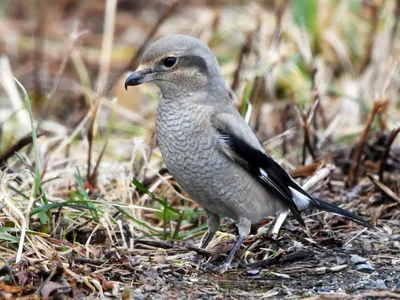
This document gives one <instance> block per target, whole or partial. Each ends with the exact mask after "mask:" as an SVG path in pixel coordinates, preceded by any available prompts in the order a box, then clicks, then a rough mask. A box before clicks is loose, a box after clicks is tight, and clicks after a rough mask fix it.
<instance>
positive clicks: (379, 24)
mask: <svg viewBox="0 0 400 300" xmlns="http://www.w3.org/2000/svg"><path fill="white" fill-rule="evenodd" d="M399 16H400V2H399V1H395V0H386V1H384V0H350V1H336V0H318V1H317V0H304V1H285V0H282V1H274V0H257V1H229V0H219V1H211V0H200V1H195V0H193V1H190V0H187V1H184V0H182V1H169V0H159V1H157V0H154V1H144V0H107V1H99V0H85V1H82V0H58V1H51V0H3V1H1V2H0V53H1V55H2V56H1V58H0V83H1V84H0V167H1V171H0V174H1V184H0V185H1V191H0V194H2V201H3V202H4V203H5V204H4V205H5V206H4V209H3V210H2V211H1V218H0V224H2V226H5V225H4V224H6V223H7V222H9V221H10V222H11V221H12V222H13V223H15V228H18V231H19V230H22V231H24V230H27V229H31V230H34V231H36V232H41V233H43V234H46V235H47V234H48V235H51V236H53V237H54V238H57V239H60V240H62V239H64V238H66V239H68V240H69V241H72V240H73V238H72V237H73V236H77V233H79V236H80V237H81V240H78V242H80V243H85V242H86V240H87V238H88V235H85V234H82V235H80V234H81V233H82V232H83V231H84V232H89V234H90V233H92V232H93V230H94V228H96V229H95V230H94V231H95V232H102V233H104V232H106V229H107V230H108V229H109V228H114V229H115V230H117V231H118V228H119V227H118V226H117V220H118V218H119V216H120V215H121V214H123V215H124V218H125V219H124V220H125V222H127V224H129V226H132V228H134V229H135V235H138V236H142V235H144V236H155V237H158V238H164V239H167V238H168V239H184V240H186V239H198V238H199V237H200V236H201V235H202V234H203V233H204V229H205V218H204V215H203V214H199V213H198V212H201V210H199V209H198V208H197V207H196V205H194V204H193V203H192V202H190V200H188V199H187V195H185V194H184V191H182V190H180V189H179V187H178V186H177V185H176V184H175V183H174V181H173V179H172V178H171V177H170V176H169V175H168V173H167V170H165V169H163V164H162V158H161V156H160V153H159V150H158V149H157V148H154V143H153V135H154V118H155V111H156V107H157V101H158V100H157V99H158V91H157V89H156V88H155V86H153V85H152V84H148V85H141V86H137V87H132V88H130V89H129V90H128V91H125V89H124V81H125V79H126V77H127V76H128V75H129V72H130V71H133V70H134V69H135V68H136V67H137V66H138V64H139V62H140V56H141V54H142V53H143V51H144V50H145V49H146V47H147V46H148V45H149V44H150V43H151V42H153V41H155V40H156V39H158V38H160V37H163V36H166V35H168V34H178V33H180V34H188V35H192V36H195V37H197V38H199V39H201V40H202V41H203V42H205V43H207V44H208V45H209V47H210V48H211V49H212V51H213V52H214V53H215V54H216V56H217V59H218V61H219V63H220V66H221V69H222V72H223V75H224V77H225V79H226V84H227V86H229V87H230V88H231V89H232V91H233V93H234V95H235V97H234V98H235V101H236V104H237V107H238V109H239V111H240V112H241V113H242V115H243V116H244V117H246V118H247V119H248V120H249V123H250V125H251V126H252V128H253V129H254V130H255V131H256V133H257V135H258V137H259V138H260V141H261V142H262V143H263V145H264V147H265V149H266V150H267V151H269V152H270V153H271V155H272V156H273V157H274V158H276V159H277V160H278V161H279V162H280V163H281V164H282V165H283V166H284V168H285V169H287V170H288V171H290V172H292V175H293V176H295V177H296V178H300V180H301V182H303V180H304V179H305V178H307V177H309V176H312V175H314V174H315V173H316V172H317V171H319V170H320V169H321V168H328V169H329V170H331V172H332V176H331V177H330V179H329V180H327V181H324V182H323V183H322V184H320V185H319V186H317V187H316V188H315V189H314V192H316V193H317V194H319V195H321V197H322V196H324V197H325V198H327V199H328V200H331V201H332V202H336V203H337V204H341V203H346V205H347V206H346V207H347V208H349V209H350V208H355V207H357V208H355V210H357V211H358V212H360V213H361V214H365V215H366V216H368V218H369V219H372V221H373V222H375V223H376V222H377V221H378V219H380V220H389V221H390V222H391V221H393V220H396V221H398V215H399V214H398V212H399V203H400V200H399V198H398V194H399V191H400V184H399V178H400V177H399V172H398V171H399V169H400V162H399V154H400V151H399V147H398V145H399V142H398V140H399V139H397V140H396V136H397V134H398V133H399V131H400V130H399V126H400V122H399V120H400V76H399V66H398V61H399V58H400V38H399V35H400V33H399V28H398V27H399V25H398V23H399ZM13 77H15V79H16V80H17V81H18V82H19V83H20V84H21V86H19V84H18V83H17V81H15V80H14V79H13ZM25 92H26V94H24V93H25ZM29 103H30V105H29ZM31 118H33V119H32V123H31ZM32 124H33V128H34V129H35V130H34V134H32ZM164 196H166V198H163V197H164ZM166 199H168V202H167V201H166ZM1 205H3V203H2V202H0V207H1ZM60 216H62V217H60ZM396 216H397V217H396ZM389 221H388V222H389ZM63 222H64V223H63ZM72 223H76V224H80V226H72V227H71V226H69V225H68V224H72ZM7 224H8V223H7ZM107 224H108V225H107ZM390 224H392V223H390ZM10 226H11V225H10ZM13 226H14V225H13ZM13 226H11V227H13ZM388 226H389V225H388ZM114 229H112V230H114ZM119 229H121V228H119ZM121 230H122V229H121ZM61 231H62V232H64V234H65V236H64V235H62V234H61V233H60V232H61ZM29 234H32V233H28V235H29ZM36 235H37V234H36ZM17 237H18V238H17ZM36 238H39V237H36ZM98 238H99V239H98V240H96V239H92V241H91V243H96V242H99V243H103V242H105V241H107V243H108V244H112V243H118V241H116V237H115V236H114V235H107V234H105V233H104V234H103V235H99V236H98ZM114 239H115V240H114ZM93 240H94V242H93ZM2 241H4V242H7V246H6V248H8V249H9V253H8V255H9V256H10V257H14V256H15V255H17V261H18V258H19V259H20V258H21V254H22V251H23V250H22V249H25V250H24V251H27V249H30V248H29V247H33V246H32V245H25V246H24V247H25V248H18V247H17V246H18V243H19V245H21V242H20V239H19V236H18V235H16V233H15V232H14V233H13V232H12V230H11V231H10V230H8V231H7V232H6V233H3V235H1V236H0V243H1V242H2ZM10 241H11V242H10ZM47 242H48V241H47ZM10 243H11V244H10ZM22 243H23V242H22ZM41 243H43V244H46V241H45V240H42V241H41ZM10 245H11V246H10ZM21 247H22V246H21ZM49 247H50V246H49ZM39 252H40V250H39ZM18 255H19V256H18ZM6 256H7V255H6Z"/></svg>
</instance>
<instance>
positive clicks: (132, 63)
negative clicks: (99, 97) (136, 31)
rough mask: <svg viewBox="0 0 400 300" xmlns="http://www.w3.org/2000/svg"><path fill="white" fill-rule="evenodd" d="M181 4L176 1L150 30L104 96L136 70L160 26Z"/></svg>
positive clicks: (111, 82)
mask: <svg viewBox="0 0 400 300" xmlns="http://www.w3.org/2000/svg"><path fill="white" fill-rule="evenodd" d="M179 4H180V1H179V0H175V1H174V2H173V3H172V5H171V6H170V7H169V8H168V9H167V10H166V11H165V12H164V13H163V14H162V15H161V16H160V18H159V19H158V20H157V22H156V23H155V24H154V26H153V27H152V28H151V29H150V32H149V33H148V34H147V36H146V38H145V40H144V42H143V43H142V45H141V46H140V47H139V49H138V50H137V51H136V54H135V55H134V56H132V58H131V60H130V61H129V63H128V64H127V65H126V66H125V67H123V68H121V69H120V70H119V71H117V72H116V76H115V77H114V78H113V79H112V80H110V84H109V87H108V89H105V90H104V93H103V94H107V93H108V92H109V91H110V90H111V89H112V88H113V87H114V85H115V84H116V83H117V81H118V79H119V77H120V76H121V75H122V74H123V73H124V72H126V71H128V70H132V69H136V68H137V66H138V64H139V59H140V57H141V56H142V54H143V52H144V50H145V49H146V48H147V46H148V45H149V43H150V40H151V39H152V38H153V37H154V35H155V34H156V33H157V31H158V29H159V28H160V26H161V25H162V24H163V23H164V22H165V21H166V20H167V19H168V18H169V17H170V16H171V15H172V13H173V12H174V11H175V10H176V9H177V8H178V6H179Z"/></svg>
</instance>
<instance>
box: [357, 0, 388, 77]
mask: <svg viewBox="0 0 400 300" xmlns="http://www.w3.org/2000/svg"><path fill="white" fill-rule="evenodd" d="M371 2H372V4H371V6H370V8H371V14H372V16H371V29H370V31H369V34H368V36H369V39H368V43H367V49H366V51H365V54H364V57H365V59H364V61H363V63H362V65H361V67H360V74H362V73H363V72H364V71H365V69H366V68H367V67H368V65H369V64H370V63H371V57H372V49H373V48H374V44H375V40H376V32H377V29H378V20H379V10H380V3H378V2H380V1H371ZM381 2H382V3H383V1H381Z"/></svg>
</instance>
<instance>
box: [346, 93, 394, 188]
mask: <svg viewBox="0 0 400 300" xmlns="http://www.w3.org/2000/svg"><path fill="white" fill-rule="evenodd" d="M385 102H387V99H386V98H385V97H383V98H382V99H380V100H378V101H376V102H375V103H374V106H373V107H372V110H371V113H370V114H369V117H368V120H367V123H366V124H365V127H364V130H363V132H362V133H361V137H360V141H359V142H358V146H357V147H356V149H355V151H354V155H353V157H352V160H351V165H350V169H349V173H348V178H347V184H348V185H349V186H354V185H356V184H357V181H358V169H359V166H360V160H361V155H362V153H363V152H364V147H365V143H366V142H367V138H368V134H369V132H370V130H371V126H372V122H373V121H374V119H375V115H376V114H377V113H378V112H379V111H380V109H381V107H382V106H383V105H384V104H385Z"/></svg>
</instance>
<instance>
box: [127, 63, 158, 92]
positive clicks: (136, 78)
mask: <svg viewBox="0 0 400 300" xmlns="http://www.w3.org/2000/svg"><path fill="white" fill-rule="evenodd" d="M153 79H154V73H153V72H152V71H151V70H150V69H149V68H145V67H141V66H139V68H137V69H136V71H134V72H133V73H132V74H130V75H129V76H128V78H127V79H126V80H125V89H126V90H128V85H130V86H133V85H139V84H142V83H145V82H149V81H152V80H153Z"/></svg>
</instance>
